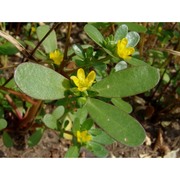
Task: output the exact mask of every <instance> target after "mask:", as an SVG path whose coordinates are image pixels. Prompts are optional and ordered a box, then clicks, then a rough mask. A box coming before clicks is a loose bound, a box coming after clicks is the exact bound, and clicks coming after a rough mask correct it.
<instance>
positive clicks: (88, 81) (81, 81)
mask: <svg viewBox="0 0 180 180" xmlns="http://www.w3.org/2000/svg"><path fill="white" fill-rule="evenodd" d="M95 78H96V73H95V72H94V71H91V72H90V73H89V74H88V75H87V77H85V73H84V70H83V69H82V68H80V69H78V71H77V76H71V77H70V79H71V80H73V82H74V84H75V85H76V86H77V87H78V90H79V91H81V92H83V91H86V90H87V89H88V88H90V87H91V86H92V84H93V82H94V80H95Z"/></svg>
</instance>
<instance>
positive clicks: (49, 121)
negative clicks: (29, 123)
mask: <svg viewBox="0 0 180 180" xmlns="http://www.w3.org/2000/svg"><path fill="white" fill-rule="evenodd" d="M42 121H43V122H44V124H45V125H46V126H47V127H48V128H50V129H58V127H57V119H56V118H54V116H53V115H51V114H46V115H45V116H44V118H43V119H42Z"/></svg>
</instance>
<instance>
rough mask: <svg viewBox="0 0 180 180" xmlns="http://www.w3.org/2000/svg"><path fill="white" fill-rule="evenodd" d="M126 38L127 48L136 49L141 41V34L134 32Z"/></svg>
mask: <svg viewBox="0 0 180 180" xmlns="http://www.w3.org/2000/svg"><path fill="white" fill-rule="evenodd" d="M126 38H127V39H128V44H127V46H130V47H135V46H136V45H137V43H138V42H139V40H140V36H139V34H138V33H137V32H134V31H132V32H129V33H128V34H127V35H126Z"/></svg>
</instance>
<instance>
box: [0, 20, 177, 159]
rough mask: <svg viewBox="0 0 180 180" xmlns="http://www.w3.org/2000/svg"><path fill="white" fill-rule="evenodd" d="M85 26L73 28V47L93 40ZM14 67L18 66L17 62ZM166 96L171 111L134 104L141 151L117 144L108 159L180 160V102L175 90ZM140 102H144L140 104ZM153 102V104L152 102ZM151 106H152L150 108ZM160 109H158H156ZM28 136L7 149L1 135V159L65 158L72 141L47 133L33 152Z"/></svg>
mask: <svg viewBox="0 0 180 180" xmlns="http://www.w3.org/2000/svg"><path fill="white" fill-rule="evenodd" d="M83 26H84V23H77V24H75V25H73V31H72V34H71V42H70V43H71V44H74V43H80V44H82V43H85V42H88V43H89V39H88V38H87V36H86V35H85V34H84V33H83V32H82V27H83ZM60 28H61V29H60V32H61V42H62V43H60V44H59V46H61V47H62V48H63V46H64V44H65V34H66V28H67V27H66V26H65V24H62V26H61V27H60ZM17 61H18V60H17ZM14 63H16V62H15V61H14ZM12 70H13V69H11V70H10V72H9V71H7V73H6V75H7V77H10V75H11V74H12V72H13V71H12ZM166 91H167V92H166V94H165V95H164V99H167V101H165V104H164V106H165V107H168V105H169V104H168V100H169V99H170V100H171V101H170V102H171V104H173V106H170V108H169V109H168V108H167V109H165V108H164V109H165V110H164V111H162V109H158V108H157V104H154V103H153V102H152V103H147V102H146V103H144V102H143V101H146V100H143V98H144V97H143V96H141V95H139V96H135V97H132V98H131V99H130V100H131V104H132V106H133V108H134V111H133V113H132V115H133V116H134V117H135V118H136V119H137V120H138V121H139V122H140V123H141V124H142V126H143V127H144V129H145V131H146V140H145V142H144V143H143V144H142V145H141V146H139V147H128V146H125V145H122V144H120V143H114V144H112V145H110V146H107V149H108V150H109V155H108V158H114V157H116V158H133V157H134V158H163V157H164V158H179V157H180V98H179V97H178V96H177V94H173V95H172V94H171V89H166ZM138 100H140V102H139V101H138ZM149 102H150V101H149ZM147 104H148V105H147ZM156 108H157V109H156ZM27 138H28V137H27V135H17V134H14V137H13V139H14V141H15V142H16V143H15V145H14V146H13V147H11V148H7V147H5V146H4V145H3V141H2V136H1V135H0V157H18V158H27V157H28V158H33V157H37V158H49V157H51V158H62V157H64V155H65V153H66V151H67V150H68V147H69V146H70V143H71V142H70V141H67V140H64V139H62V138H60V137H59V135H58V134H57V133H56V132H54V131H52V130H46V131H45V133H44V134H43V138H42V139H41V141H40V142H39V144H38V145H37V146H35V147H32V148H29V147H28V146H27V144H26V142H27V141H26V140H27ZM80 157H87V158H91V157H94V156H93V154H91V153H90V152H87V151H86V150H84V149H82V150H81V154H80Z"/></svg>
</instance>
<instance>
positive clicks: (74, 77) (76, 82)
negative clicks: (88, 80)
mask: <svg viewBox="0 0 180 180" xmlns="http://www.w3.org/2000/svg"><path fill="white" fill-rule="evenodd" d="M70 79H71V80H73V82H74V84H75V85H76V86H77V87H79V85H80V83H79V79H78V78H77V77H76V76H71V77H70Z"/></svg>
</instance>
